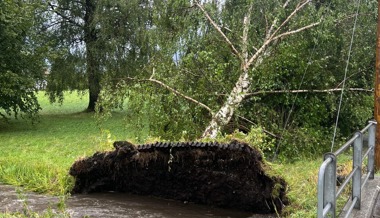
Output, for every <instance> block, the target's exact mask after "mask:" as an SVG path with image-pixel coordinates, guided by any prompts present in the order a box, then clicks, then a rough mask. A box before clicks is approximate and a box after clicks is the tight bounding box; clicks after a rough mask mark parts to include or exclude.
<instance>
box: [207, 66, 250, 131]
mask: <svg viewBox="0 0 380 218" xmlns="http://www.w3.org/2000/svg"><path fill="white" fill-rule="evenodd" d="M250 86H251V77H250V76H249V74H248V69H245V70H244V71H243V73H242V74H241V75H240V77H239V79H238V81H237V82H236V84H235V87H234V88H233V89H232V91H231V93H230V94H229V96H228V98H227V100H226V102H225V103H224V104H223V106H222V107H221V108H220V109H219V111H218V112H217V113H215V115H214V116H213V117H212V119H211V122H210V123H209V125H208V126H207V127H206V130H205V131H204V132H203V135H202V138H205V137H210V138H215V137H216V136H217V134H218V132H220V130H221V128H222V127H223V126H225V125H226V124H227V123H228V122H229V121H230V120H231V118H232V116H233V115H234V111H235V110H236V109H237V108H238V107H239V106H240V104H241V102H242V101H243V100H244V98H245V97H246V96H247V93H248V92H249V89H250Z"/></svg>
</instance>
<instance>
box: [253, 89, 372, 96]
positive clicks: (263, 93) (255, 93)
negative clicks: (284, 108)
mask: <svg viewBox="0 0 380 218" xmlns="http://www.w3.org/2000/svg"><path fill="white" fill-rule="evenodd" d="M345 90H346V91H356V92H373V91H374V90H373V89H363V88H347V89H345ZM339 91H342V88H334V89H313V90H307V89H301V90H273V91H257V92H252V93H247V97H248V96H255V95H265V94H281V93H291V94H294V93H329V92H339Z"/></svg>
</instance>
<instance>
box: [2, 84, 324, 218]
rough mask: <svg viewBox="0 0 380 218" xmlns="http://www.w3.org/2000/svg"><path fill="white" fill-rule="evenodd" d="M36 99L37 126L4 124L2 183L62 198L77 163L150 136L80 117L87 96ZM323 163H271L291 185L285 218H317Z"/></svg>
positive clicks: (116, 116)
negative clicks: (124, 142) (120, 142)
mask: <svg viewBox="0 0 380 218" xmlns="http://www.w3.org/2000/svg"><path fill="white" fill-rule="evenodd" d="M38 98H39V102H40V104H41V107H42V111H41V113H40V118H39V121H38V122H37V123H34V124H32V123H31V122H30V121H28V120H23V119H17V120H16V119H11V120H10V121H9V122H8V123H6V122H3V121H1V122H0V183H5V184H12V185H16V186H23V187H24V188H26V189H27V190H31V191H35V192H39V193H44V194H51V195H63V194H66V193H67V192H68V191H69V190H70V189H71V187H72V184H73V180H72V178H71V177H70V176H69V175H68V170H69V168H70V166H71V164H72V163H73V162H74V161H75V160H77V159H78V158H81V157H85V156H88V155H91V154H93V153H94V152H95V151H99V150H107V149H112V142H113V141H114V140H130V141H133V142H144V140H146V139H147V138H148V137H149V136H148V135H147V134H144V132H143V131H142V130H139V129H136V128H134V126H133V125H131V124H128V123H126V121H125V120H124V116H123V112H122V111H118V112H115V113H113V115H112V117H111V118H110V119H108V120H107V121H106V122H103V123H101V124H99V122H97V119H96V118H95V117H94V114H91V113H82V111H84V109H85V108H86V104H87V96H83V97H81V96H78V95H77V94H76V93H66V95H65V101H64V103H63V104H62V105H59V104H56V103H55V104H50V103H49V101H48V98H47V97H46V96H45V95H44V93H43V92H41V93H39V94H38ZM321 161H322V154H321V156H320V157H315V158H314V159H310V158H309V159H305V160H302V161H297V162H292V163H287V162H283V163H269V165H270V166H271V168H272V169H274V170H275V171H276V172H277V173H279V174H280V175H282V176H283V177H284V178H285V179H286V181H287V182H288V183H289V188H288V196H289V198H290V200H291V202H292V203H291V205H289V206H288V207H287V208H286V212H287V213H286V214H287V215H286V216H288V217H315V213H316V205H317V200H316V196H317V190H316V183H317V173H318V168H319V164H320V163H321Z"/></svg>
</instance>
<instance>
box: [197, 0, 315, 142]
mask: <svg viewBox="0 0 380 218" xmlns="http://www.w3.org/2000/svg"><path fill="white" fill-rule="evenodd" d="M195 4H196V6H197V7H198V8H199V9H200V10H201V11H202V12H203V14H204V16H205V18H206V19H207V20H208V21H209V22H210V23H211V24H212V26H213V28H215V30H217V32H218V33H219V34H220V37H221V38H223V40H224V43H227V44H228V45H229V47H230V49H231V52H232V53H233V54H234V55H235V56H236V58H238V59H239V61H240V66H241V67H240V76H239V78H238V80H237V81H236V83H235V86H234V87H233V89H232V90H231V92H230V94H229V95H228V96H227V99H226V100H225V102H224V103H223V105H222V106H221V107H220V108H219V109H218V110H217V111H215V112H214V111H212V119H211V121H210V123H209V124H208V126H207V127H206V129H205V131H204V132H203V135H202V137H210V138H215V137H216V136H217V134H218V132H220V130H221V128H222V127H223V126H224V125H226V124H227V123H228V122H229V121H230V120H231V118H232V116H233V115H234V112H235V111H236V110H237V109H238V108H239V106H240V105H241V103H242V101H243V100H244V99H245V98H246V97H247V96H248V94H249V92H250V89H251V84H252V77H251V75H250V73H251V72H254V71H255V69H256V68H257V67H258V66H260V64H262V62H263V61H264V60H265V58H267V57H268V56H270V55H271V52H272V47H273V46H274V45H276V44H277V43H280V41H281V40H282V39H283V38H286V37H289V36H291V35H294V34H297V33H299V32H301V31H305V30H308V29H311V28H313V27H315V26H317V25H319V24H320V21H316V22H312V23H309V24H306V25H303V26H300V27H298V28H296V29H289V28H287V27H288V24H289V23H290V22H291V21H293V20H294V19H297V18H296V17H297V14H299V13H300V11H302V10H303V9H304V8H306V7H310V5H311V1H310V0H302V1H299V2H298V3H297V4H295V5H294V4H291V1H290V0H286V1H285V2H284V3H283V4H282V5H281V8H280V10H278V9H277V11H278V14H277V15H275V17H274V19H273V20H271V21H269V20H268V21H267V23H268V24H269V25H268V26H267V27H266V28H265V29H266V32H265V34H263V35H264V39H263V40H262V42H261V43H260V44H258V45H252V44H250V43H249V41H250V40H249V39H248V37H249V31H253V30H252V29H251V25H250V24H251V22H254V21H252V20H251V14H252V10H253V2H252V3H251V4H250V6H249V8H248V9H247V12H246V15H245V16H244V18H243V19H242V23H243V32H242V33H241V39H236V38H235V39H230V38H229V37H227V36H226V34H225V33H224V32H223V31H222V29H221V27H220V25H218V24H217V23H216V21H215V20H214V19H213V18H212V17H211V16H210V14H209V13H208V12H207V11H206V10H205V8H204V6H203V4H202V3H201V2H199V1H196V2H195ZM292 6H293V8H292V9H290V10H291V12H290V13H289V14H288V15H287V16H283V15H282V14H281V13H283V12H284V11H288V10H289V8H290V7H292ZM238 42H240V50H239V49H238V48H237V46H236V45H235V44H237V43H238Z"/></svg>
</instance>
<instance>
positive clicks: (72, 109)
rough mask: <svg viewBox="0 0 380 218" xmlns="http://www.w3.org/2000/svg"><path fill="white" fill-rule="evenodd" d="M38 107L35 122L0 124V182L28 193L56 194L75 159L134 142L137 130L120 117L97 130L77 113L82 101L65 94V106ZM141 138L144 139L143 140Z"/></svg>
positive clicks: (67, 182) (89, 116)
mask: <svg viewBox="0 0 380 218" xmlns="http://www.w3.org/2000/svg"><path fill="white" fill-rule="evenodd" d="M38 98H39V102H40V104H41V106H42V111H41V113H40V114H41V116H40V119H39V122H38V123H35V124H32V123H31V122H30V121H28V120H23V119H17V120H16V119H11V120H10V122H9V123H5V122H2V123H0V182H3V183H8V184H13V185H18V186H24V187H25V188H27V189H28V190H32V191H37V192H43V193H52V194H62V193H65V192H67V191H68V190H69V189H70V186H71V184H72V182H71V178H70V177H69V176H68V169H69V168H70V166H71V164H72V163H73V162H74V161H75V160H76V159H78V158H79V157H83V156H88V155H91V154H93V153H94V152H95V151H97V150H105V149H110V148H111V146H112V141H114V140H127V139H128V140H131V139H132V140H134V139H135V138H136V136H139V138H144V136H141V135H138V134H137V132H138V130H136V129H133V131H128V130H127V129H126V128H125V126H126V125H125V121H124V120H123V114H122V112H118V113H114V114H113V116H112V117H111V118H110V119H109V120H107V121H106V122H104V123H102V125H98V124H97V122H96V119H95V118H94V114H93V113H82V111H84V109H85V108H86V102H87V97H83V98H81V97H80V96H78V95H77V94H76V93H66V96H65V102H64V104H63V105H62V106H60V105H59V104H52V105H50V104H49V101H48V98H47V97H46V96H45V95H44V93H39V94H38ZM145 137H146V136H145Z"/></svg>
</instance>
